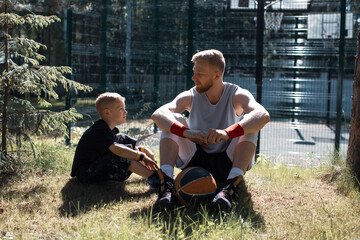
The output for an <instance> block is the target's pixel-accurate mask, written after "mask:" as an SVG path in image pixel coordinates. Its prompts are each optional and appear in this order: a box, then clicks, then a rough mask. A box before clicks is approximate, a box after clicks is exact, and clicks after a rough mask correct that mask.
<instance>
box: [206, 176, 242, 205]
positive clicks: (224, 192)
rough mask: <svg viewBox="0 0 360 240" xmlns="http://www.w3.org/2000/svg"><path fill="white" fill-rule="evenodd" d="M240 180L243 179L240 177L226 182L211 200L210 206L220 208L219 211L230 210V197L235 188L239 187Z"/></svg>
mask: <svg viewBox="0 0 360 240" xmlns="http://www.w3.org/2000/svg"><path fill="white" fill-rule="evenodd" d="M242 180H243V177H242V176H241V175H240V176H238V177H235V178H232V179H228V180H226V182H225V183H224V187H223V188H222V189H221V191H220V192H219V193H218V194H216V196H215V197H214V199H213V200H212V204H213V205H215V206H216V207H218V208H220V210H221V211H227V210H229V209H230V208H231V196H232V195H233V194H234V193H235V191H236V190H237V189H236V188H237V187H238V186H239V184H240V182H241V181H242Z"/></svg>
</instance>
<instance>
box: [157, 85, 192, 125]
mask: <svg viewBox="0 0 360 240" xmlns="http://www.w3.org/2000/svg"><path fill="white" fill-rule="evenodd" d="M190 108H191V94H190V91H185V92H182V93H180V94H179V95H177V96H176V97H175V99H174V100H173V101H171V102H169V103H167V104H165V105H163V106H161V107H160V108H158V109H157V110H155V112H154V113H153V114H152V116H151V119H152V120H153V121H154V122H155V123H156V125H157V126H158V127H159V128H160V129H161V130H163V131H168V132H170V128H171V125H172V124H173V123H174V122H177V120H176V119H175V116H174V113H183V112H184V111H185V110H188V111H190Z"/></svg>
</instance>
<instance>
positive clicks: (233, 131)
mask: <svg viewBox="0 0 360 240" xmlns="http://www.w3.org/2000/svg"><path fill="white" fill-rule="evenodd" d="M224 131H225V132H226V133H227V135H228V136H229V139H232V138H236V137H240V136H242V135H244V129H243V128H242V126H241V125H240V124H239V123H235V124H233V125H231V126H230V127H228V128H226V129H224Z"/></svg>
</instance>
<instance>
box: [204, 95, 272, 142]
mask: <svg viewBox="0 0 360 240" xmlns="http://www.w3.org/2000/svg"><path fill="white" fill-rule="evenodd" d="M232 104H233V106H234V109H235V112H236V114H237V115H238V116H240V115H241V114H242V113H243V112H244V111H245V112H246V114H245V115H244V117H243V118H242V119H241V120H240V122H238V123H235V124H233V125H232V126H229V127H228V128H226V129H209V131H208V132H207V135H206V136H205V143H207V144H209V143H210V144H215V143H219V142H221V141H222V140H228V139H231V138H234V137H239V136H241V135H243V134H245V133H255V132H258V131H259V130H260V129H261V128H263V127H264V126H265V124H267V123H268V122H269V121H270V115H269V113H268V111H266V109H265V108H264V107H263V106H262V105H261V104H259V103H258V102H256V100H255V98H254V97H253V95H252V94H251V93H250V92H249V91H248V90H245V89H242V88H238V90H237V91H236V92H235V94H234V96H233V100H232Z"/></svg>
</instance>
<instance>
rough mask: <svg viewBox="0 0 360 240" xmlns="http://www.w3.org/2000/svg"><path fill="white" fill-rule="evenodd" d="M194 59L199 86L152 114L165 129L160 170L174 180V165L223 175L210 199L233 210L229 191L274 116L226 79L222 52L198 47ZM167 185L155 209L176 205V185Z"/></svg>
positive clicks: (214, 174)
mask: <svg viewBox="0 0 360 240" xmlns="http://www.w3.org/2000/svg"><path fill="white" fill-rule="evenodd" d="M192 62H194V68H193V70H194V75H193V77H192V80H193V81H194V83H195V87H193V88H191V89H190V90H188V91H184V92H182V93H180V94H179V95H178V96H176V97H175V99H174V100H173V101H171V102H170V103H167V104H165V105H163V106H161V107H160V108H159V109H157V110H156V111H155V112H154V113H153V115H152V119H153V121H154V122H155V123H156V124H157V125H158V127H159V128H160V129H161V130H162V135H161V138H160V164H161V170H162V171H163V172H164V173H165V174H166V175H167V176H168V177H169V178H167V179H172V178H173V174H174V166H177V167H179V168H181V169H185V168H187V167H191V166H197V167H202V168H205V169H206V170H208V171H209V172H210V173H212V175H213V176H214V178H215V180H217V181H218V180H220V181H221V180H225V184H224V186H223V188H222V190H221V191H220V192H219V193H218V194H217V195H216V196H215V198H214V199H213V201H212V203H213V204H215V205H219V207H221V208H222V209H229V208H230V207H231V195H232V194H233V193H234V191H235V190H236V187H237V186H238V185H239V183H240V182H241V181H242V179H243V176H244V174H245V172H246V171H247V170H249V169H250V168H251V167H252V164H253V162H254V154H255V149H256V142H257V135H258V132H259V130H260V129H261V128H262V127H264V126H265V124H266V123H268V122H269V121H270V116H269V113H268V112H267V111H266V110H265V108H264V107H263V106H261V105H260V104H259V103H257V102H256V100H255V99H254V97H253V96H252V94H251V93H250V92H249V91H247V90H245V89H242V88H240V87H239V86H237V85H235V84H231V83H226V82H223V75H224V70H225V59H224V57H223V54H222V53H221V52H220V51H218V50H213V49H212V50H205V51H201V52H198V53H196V54H195V55H194V56H193V58H192ZM185 110H187V111H188V112H189V113H190V114H189V118H188V122H187V121H186V120H185V118H184V117H183V116H182V115H181V113H183V112H184V111H185ZM244 113H246V114H244ZM166 186H167V187H166V188H165V190H164V191H160V193H159V198H158V200H157V202H156V204H155V207H156V208H160V209H162V208H168V207H170V206H171V205H172V195H173V192H172V186H173V184H172V182H171V181H169V180H168V182H167V184H166Z"/></svg>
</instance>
